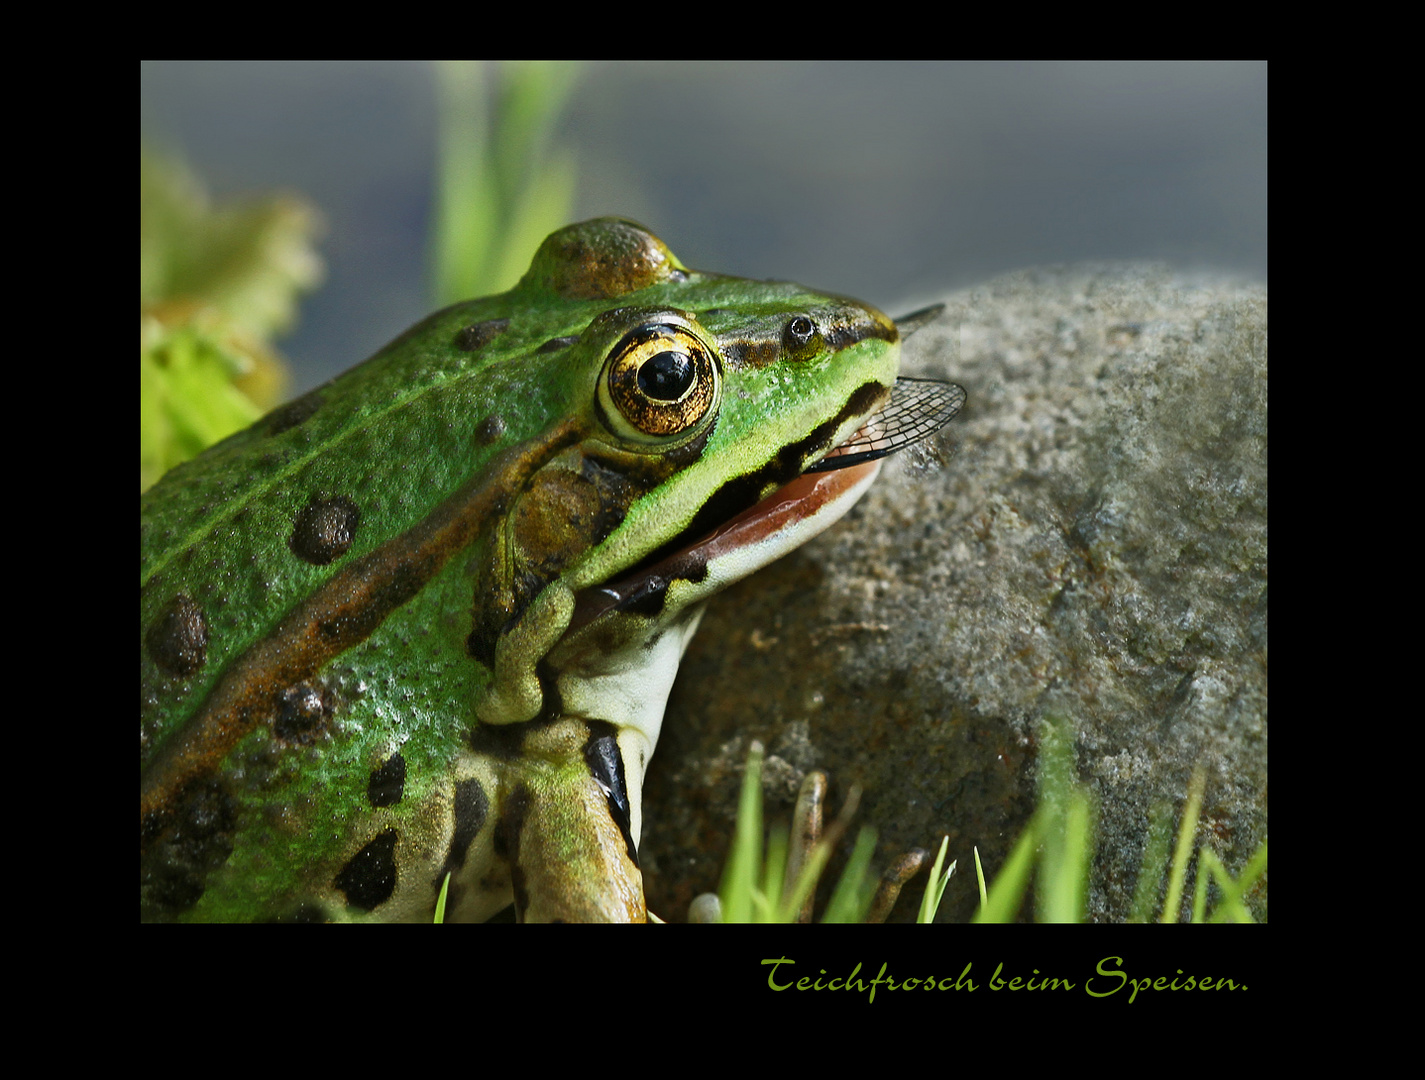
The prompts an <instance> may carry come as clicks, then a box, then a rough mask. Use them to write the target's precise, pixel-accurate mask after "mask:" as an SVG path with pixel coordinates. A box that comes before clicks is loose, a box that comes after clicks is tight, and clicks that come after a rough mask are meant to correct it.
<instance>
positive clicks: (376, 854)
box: [332, 829, 397, 911]
mask: <svg viewBox="0 0 1425 1080" xmlns="http://www.w3.org/2000/svg"><path fill="white" fill-rule="evenodd" d="M396 839H397V834H396V830H395V829H387V830H386V831H385V832H382V833H380V834H378V835H377V836H376V838H375V839H373V840H372V841H371V842H370V843H369V844H367V845H366V846H365V847H364V848H362V849H361V850H360V851H358V852H357V853H356V854H355V855H353V856H352V857H351V861H350V862H348V863H347V864H346V865H345V866H343V867H342V868H341V870H340V871H338V872H337V875H336V877H335V878H333V879H332V884H333V885H334V886H336V888H337V889H339V890H340V891H341V892H343V893H345V894H346V906H347V907H351V908H356V909H357V910H358V911H374V910H375V909H376V908H378V907H380V906H381V905H382V904H384V903H385V902H386V901H387V900H389V899H391V894H392V893H393V892H395V891H396Z"/></svg>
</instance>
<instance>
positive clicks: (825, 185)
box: [140, 61, 1267, 393]
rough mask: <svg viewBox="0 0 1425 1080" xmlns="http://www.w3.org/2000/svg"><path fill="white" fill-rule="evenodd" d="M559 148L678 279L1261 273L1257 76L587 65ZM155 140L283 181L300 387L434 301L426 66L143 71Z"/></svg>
mask: <svg viewBox="0 0 1425 1080" xmlns="http://www.w3.org/2000/svg"><path fill="white" fill-rule="evenodd" d="M564 74H565V75H567V82H568V91H567V93H568V96H567V100H566V102H565V105H564V107H563V109H562V111H560V113H559V114H558V117H557V120H556V121H555V122H554V126H553V129H552V131H551V133H550V148H551V153H552V154H554V155H555V156H556V157H557V160H558V162H559V163H560V166H561V168H564V169H566V171H567V175H568V177H569V178H570V179H571V182H572V185H573V206H574V210H573V213H572V215H571V220H580V219H583V218H588V217H594V216H598V215H602V214H617V215H620V216H624V217H631V218H633V219H635V220H638V221H641V222H643V223H644V224H645V225H647V226H649V227H650V228H651V229H652V230H653V231H654V232H655V233H657V234H658V235H659V236H661V237H662V238H663V240H664V241H665V242H666V243H667V244H668V245H669V247H670V248H672V250H673V251H674V252H675V253H676V254H677V255H678V257H679V258H680V259H682V261H683V262H684V263H686V264H687V265H689V266H692V267H695V268H699V269H707V270H715V271H719V272H723V273H730V274H738V275H742V276H746V277H757V278H769V277H770V278H784V279H790V280H794V281H801V282H803V283H805V284H807V285H811V286H814V287H816V288H819V289H824V290H827V291H832V292H840V293H845V294H848V295H852V296H856V297H859V298H862V299H865V300H869V301H871V302H873V303H875V304H877V305H879V306H881V307H883V308H886V309H887V310H889V311H890V312H891V313H892V314H896V313H898V312H900V311H901V310H902V309H903V308H904V307H905V306H906V305H908V304H910V303H914V302H918V301H922V300H929V299H933V298H934V297H936V296H937V295H938V294H940V293H943V292H945V291H948V290H950V289H953V288H956V287H961V286H966V285H972V284H975V283H978V282H981V281H984V280H986V279H988V278H990V277H993V276H995V275H997V274H1001V273H1004V272H1006V271H1009V270H1013V269H1016V268H1019V267H1025V266H1033V265H1040V264H1046V263H1065V262H1077V261H1082V260H1101V259H1153V260H1162V261H1167V262H1169V263H1172V264H1173V265H1175V266H1177V267H1178V268H1180V269H1183V270H1186V271H1189V272H1206V273H1214V274H1223V273H1225V274H1227V275H1231V276H1235V277H1239V278H1242V279H1244V280H1263V281H1264V280H1265V278H1266V272H1267V216H1266V215H1267V206H1266V194H1267V131H1266V124H1267V103H1266V93H1267V76H1266V64H1265V63H1264V62H1204V63H1168V62H1156V61H1155V62H1134V63H941V62H935V63H931V62H916V63H905V62H875V63H871V62H849V63H848V62H840V61H838V62H808V63H711V62H709V63H670V62H660V63H654V62H647V63H643V62H639V63H627V62H625V63H618V62H605V63H585V64H579V65H577V66H573V65H571V66H570V69H569V70H568V71H567V72H566V73H564ZM140 87H141V92H140V103H141V104H140V115H141V125H142V136H143V139H144V141H145V143H146V144H147V145H150V146H154V147H157V148H159V149H161V150H166V151H170V152H175V153H177V154H180V155H182V156H183V157H184V158H186V160H187V161H188V163H189V164H190V165H191V166H192V167H193V168H194V170H195V171H196V172H197V174H198V175H199V177H200V178H201V179H202V181H203V182H204V183H205V184H206V185H207V187H208V188H209V190H210V191H211V193H212V194H213V195H214V196H215V197H217V198H223V197H226V196H230V195H236V194H240V193H245V192H254V191H264V190H267V191H270V190H271V189H290V190H295V191H297V192H300V193H301V194H302V195H304V196H305V197H306V198H307V199H309V200H310V201H311V202H313V203H314V204H315V205H316V206H317V207H318V208H319V209H320V210H321V213H322V215H323V217H324V218H325V231H324V235H323V239H322V240H321V243H320V245H319V247H320V251H321V254H322V256H323V258H324V260H325V263H326V278H325V281H324V283H323V285H322V286H321V287H320V288H319V289H318V290H317V291H316V292H314V293H312V294H311V295H309V296H307V297H305V298H304V299H303V300H302V302H301V308H300V312H301V315H300V320H299V322H298V324H297V326H296V329H295V331H294V332H293V333H291V334H290V335H289V336H287V337H285V338H284V339H283V341H282V342H281V348H282V352H283V353H284V354H285V356H286V357H287V358H288V360H289V361H290V362H291V364H292V367H293V369H294V379H293V386H292V392H293V393H301V392H302V391H304V390H307V389H310V388H311V387H313V386H315V385H317V384H319V383H321V382H323V381H325V380H326V379H328V378H330V377H331V376H332V375H335V374H337V373H338V372H340V371H342V370H344V369H345V368H347V367H350V366H351V365H352V364H354V363H356V362H358V361H360V360H362V359H364V358H365V357H367V356H368V355H370V354H371V353H373V352H374V351H375V350H376V349H377V348H379V347H380V346H381V345H383V344H384V343H385V342H386V341H388V340H389V339H391V338H392V337H394V336H395V335H396V334H398V333H400V332H401V331H402V330H404V329H405V328H406V327H407V326H409V325H410V324H411V323H413V322H415V321H416V320H417V319H419V318H421V317H422V316H423V315H425V314H427V313H428V312H429V311H430V310H432V309H433V308H434V307H435V306H437V305H436V302H435V299H434V297H433V293H432V290H431V286H430V284H429V281H430V275H429V269H428V268H429V263H430V242H429V232H430V224H431V217H432V214H433V208H434V206H435V190H436V180H435V176H436V163H437V156H438V155H437V130H438V120H437V113H438V108H437V103H438V100H439V90H438V80H437V78H436V71H435V67H434V65H431V64H428V63H422V62H406V61H402V62H371V61H347V62H266V61H264V62H213V61H204V62H186V61H184V62H177V61H149V62H144V63H142V64H141V66H140Z"/></svg>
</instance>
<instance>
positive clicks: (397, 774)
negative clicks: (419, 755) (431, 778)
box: [366, 753, 406, 806]
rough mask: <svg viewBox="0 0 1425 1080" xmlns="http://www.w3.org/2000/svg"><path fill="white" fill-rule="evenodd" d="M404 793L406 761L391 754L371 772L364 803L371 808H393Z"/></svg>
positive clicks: (399, 756) (397, 755) (398, 755)
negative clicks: (368, 804) (367, 803)
mask: <svg viewBox="0 0 1425 1080" xmlns="http://www.w3.org/2000/svg"><path fill="white" fill-rule="evenodd" d="M405 793H406V759H405V758H403V757H402V756H401V755H400V754H399V753H397V754H392V755H391V756H390V757H388V758H387V759H386V760H385V761H383V762H381V764H380V765H378V766H376V768H374V769H372V770H371V777H370V779H368V780H367V782H366V801H367V802H369V803H370V804H371V805H372V806H395V805H396V804H397V803H398V802H400V801H401V799H402V797H403V796H404V795H405Z"/></svg>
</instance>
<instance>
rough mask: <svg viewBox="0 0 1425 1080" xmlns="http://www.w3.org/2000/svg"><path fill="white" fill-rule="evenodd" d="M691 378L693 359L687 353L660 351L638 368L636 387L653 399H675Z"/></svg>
mask: <svg viewBox="0 0 1425 1080" xmlns="http://www.w3.org/2000/svg"><path fill="white" fill-rule="evenodd" d="M693 379H694V372H693V359H692V357H690V356H689V355H688V354H687V353H681V352H671V351H670V352H661V353H659V354H658V355H657V356H651V357H649V358H648V360H647V361H645V362H644V364H643V366H642V367H641V368H639V369H638V388H639V389H640V390H642V391H643V392H644V393H645V394H646V395H648V396H649V397H650V398H652V399H653V400H654V401H677V400H678V399H679V398H681V397H682V396H683V395H684V394H686V393H687V392H688V387H690V386H692V385H693Z"/></svg>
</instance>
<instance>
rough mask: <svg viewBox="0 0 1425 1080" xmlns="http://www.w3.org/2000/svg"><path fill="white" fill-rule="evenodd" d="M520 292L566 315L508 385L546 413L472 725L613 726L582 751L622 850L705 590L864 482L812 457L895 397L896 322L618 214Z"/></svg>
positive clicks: (483, 568) (572, 243)
mask: <svg viewBox="0 0 1425 1080" xmlns="http://www.w3.org/2000/svg"><path fill="white" fill-rule="evenodd" d="M509 300H510V306H509V312H510V315H509V317H510V321H511V325H517V324H518V323H519V321H520V320H521V317H522V311H524V310H527V311H528V312H530V313H531V318H533V317H535V316H536V315H537V316H538V317H539V318H540V319H541V320H542V321H543V322H544V323H545V324H548V322H549V315H548V313H549V312H551V311H558V312H561V313H562V315H561V318H562V321H561V322H560V325H559V326H557V327H555V328H554V335H553V337H552V340H550V341H549V342H548V343H547V344H545V345H543V346H541V347H540V349H541V352H540V355H541V356H542V357H543V358H544V359H543V362H542V363H540V364H539V365H538V367H530V368H529V369H528V370H529V374H530V377H531V379H532V382H531V383H530V384H529V385H526V386H524V387H523V388H522V389H520V390H519V391H518V393H519V395H520V397H521V398H523V399H525V400H533V399H536V398H542V399H543V400H544V402H545V404H544V408H543V415H544V416H545V417H546V418H547V419H546V421H545V426H544V427H543V429H542V430H540V431H539V432H537V433H532V434H531V437H530V438H529V439H528V441H527V442H526V443H525V444H523V445H524V449H523V450H522V451H521V452H520V455H519V460H520V461H522V462H525V463H526V464H525V465H523V466H522V467H521V469H517V470H515V472H514V473H507V475H515V474H516V473H518V475H519V477H520V480H519V484H518V487H517V489H514V488H512V490H511V492H510V496H509V498H508V499H507V500H505V502H504V506H503V510H502V512H501V514H500V516H499V519H498V523H497V524H496V525H495V526H494V527H493V528H490V529H487V530H485V537H484V539H483V540H482V544H483V547H482V548H481V551H480V554H479V556H478V558H477V564H478V566H479V567H480V569H479V572H478V574H477V580H478V584H477V590H476V592H477V604H476V613H475V620H474V627H473V632H472V633H471V636H470V642H469V648H470V652H471V655H472V656H475V657H476V658H477V659H479V660H481V661H482V662H483V663H484V664H485V665H486V666H487V667H488V668H489V670H490V671H491V673H492V675H493V678H492V679H491V681H490V683H489V686H488V689H487V691H486V693H485V695H484V697H483V699H482V700H481V701H479V702H478V703H477V706H476V716H477V718H478V720H479V721H480V726H479V728H477V743H478V741H479V734H478V732H479V731H480V730H484V731H485V732H487V733H488V734H489V736H490V738H491V739H492V741H499V740H501V739H504V738H505V736H504V735H503V734H500V733H498V732H497V731H496V730H495V729H497V728H501V727H505V726H508V725H520V726H521V727H524V726H525V725H526V724H527V723H528V722H531V721H536V723H535V724H533V725H531V726H530V728H529V729H528V730H527V731H526V733H525V735H524V743H523V746H522V752H523V753H525V754H526V755H528V754H529V753H530V746H531V741H530V740H531V739H538V740H540V741H542V742H548V743H549V744H550V752H549V755H548V756H549V757H551V758H555V757H558V756H559V753H560V752H559V751H557V750H555V749H554V748H555V746H556V745H560V746H565V745H573V744H571V742H570V738H569V736H568V734H567V733H565V734H558V731H559V724H561V723H574V724H577V725H581V727H580V730H581V731H591V732H594V733H595V735H596V736H597V737H598V738H601V739H602V740H603V742H604V744H605V745H604V746H603V747H602V749H599V750H597V751H594V750H590V749H589V748H588V747H587V746H586V747H584V748H583V750H582V754H583V756H584V758H585V759H587V760H589V762H590V767H591V769H593V771H594V773H595V776H596V778H598V782H599V784H600V785H601V786H602V787H604V788H606V789H608V791H609V792H610V793H611V794H610V802H611V804H612V803H614V802H617V801H620V800H621V801H622V802H623V805H624V808H625V809H624V810H623V817H622V818H620V815H619V814H617V813H616V814H615V815H614V816H615V818H616V819H619V820H618V823H619V825H620V827H621V828H622V829H623V830H624V833H625V836H626V837H627V838H628V841H629V843H628V848H629V852H630V856H632V853H633V849H634V845H635V844H636V842H637V837H638V836H639V833H640V828H641V822H640V810H639V797H638V793H639V791H640V790H641V787H642V776H643V769H644V766H645V764H646V762H647V760H648V758H649V757H650V756H651V754H652V752H653V748H654V746H655V744H656V742H657V738H658V730H659V726H660V724H661V722H662V716H663V708H664V703H665V700H666V698H667V695H668V692H669V690H670V689H671V686H672V682H673V677H674V675H675V674H676V671H677V666H678V661H679V659H680V658H681V656H682V653H683V649H684V647H685V645H686V643H687V641H688V639H689V638H690V637H691V636H692V633H693V631H694V630H695V629H696V627H697V623H698V619H699V618H700V617H701V613H702V608H703V602H704V601H705V600H706V599H707V598H708V597H709V596H710V595H711V594H713V593H715V592H717V591H718V590H719V589H722V588H724V587H726V586H727V585H729V584H731V583H732V582H734V581H737V580H738V579H740V578H742V577H745V576H747V575H748V574H750V573H752V572H753V571H755V570H756V569H758V568H759V567H761V566H764V565H766V564H767V563H769V562H771V561H772V560H774V559H776V558H778V557H779V556H780V555H782V554H783V553H785V552H786V551H788V550H790V549H791V548H793V547H795V546H797V545H798V544H801V543H803V542H805V541H806V540H807V539H809V538H810V537H812V536H814V535H816V533H818V532H820V531H821V530H822V529H824V528H826V527H827V526H828V525H830V524H831V523H832V522H834V521H835V520H836V519H837V518H838V517H840V516H841V514H843V513H844V512H845V511H846V510H847V509H848V508H849V507H850V506H851V504H852V503H853V502H854V501H855V500H856V498H857V497H858V496H859V495H860V494H861V493H862V492H863V491H864V490H865V489H866V487H868V486H869V484H870V483H871V481H872V479H874V477H875V473H876V470H877V469H878V468H879V464H880V463H879V461H871V462H866V463H863V464H859V465H854V466H852V467H848V468H845V469H837V470H834V471H826V472H819V473H814V474H808V475H804V474H807V470H808V469H809V468H811V467H812V466H815V465H816V464H817V463H818V462H821V461H823V459H825V458H826V456H827V455H828V453H830V452H831V451H833V450H834V449H835V448H837V447H838V446H840V445H841V444H842V443H844V442H845V441H846V440H847V439H848V438H850V437H851V436H852V435H853V433H855V432H857V431H858V429H860V428H862V426H863V425H864V424H865V423H866V422H867V420H868V419H869V418H870V417H872V416H873V414H875V413H876V412H877V410H878V409H880V408H881V407H882V406H883V405H884V404H885V403H886V402H887V400H888V399H889V398H890V395H891V392H892V388H893V386H894V385H895V382H896V371H897V367H898V364H899V346H900V334H899V332H898V330H897V327H896V324H895V323H894V322H893V321H892V320H890V319H889V318H887V317H886V316H885V315H883V314H882V313H881V312H879V311H877V310H876V309H875V308H873V307H870V306H869V305H866V304H863V303H860V302H858V301H854V300H848V299H843V298H840V297H836V296H830V295H825V294H819V293H813V292H810V291H808V290H806V289H804V288H802V287H801V286H798V285H794V284H790V283H784V282H758V281H747V280H744V279H740V278H732V277H726V276H722V275H713V274H705V273H699V272H697V271H692V270H688V269H686V268H685V267H683V266H682V264H681V263H679V262H678V260H677V259H676V258H675V257H674V256H673V255H672V253H671V252H669V251H668V249H667V248H666V247H664V245H663V244H662V243H661V241H659V240H658V239H657V238H656V237H654V236H653V235H652V234H650V233H649V232H647V230H645V229H643V228H641V227H640V226H637V225H634V224H632V223H630V222H625V221H620V220H616V219H601V220H598V221H592V222H585V223H583V224H581V225H575V226H571V227H570V228H567V229H563V230H561V231H560V232H557V233H555V234H554V235H552V236H551V237H549V238H548V239H547V240H546V241H545V242H544V245H543V246H542V247H541V248H540V251H539V253H538V255H537V256H536V257H535V260H534V263H533V265H532V267H531V269H530V271H529V273H528V274H527V275H526V276H525V277H524V279H523V280H522V281H521V283H520V285H519V286H518V287H517V288H516V289H515V290H514V291H513V292H512V293H511V294H509ZM536 382H537V383H538V385H534V383H536ZM535 730H537V731H539V732H540V734H538V735H534V734H531V732H532V731H535ZM575 741H576V742H577V740H575ZM591 741H592V740H591ZM595 759H597V760H600V761H604V762H605V763H606V764H605V767H604V775H600V774H599V769H598V767H596V762H595ZM610 763H611V764H610ZM576 774H577V770H576ZM585 776H586V777H587V774H585ZM576 779H577V775H576ZM583 797H584V796H577V797H576V796H570V797H569V799H566V800H565V801H570V800H573V799H576V798H583ZM555 801H556V802H557V801H558V800H555ZM536 809H537V805H536ZM530 812H531V813H534V812H536V810H535V809H532V810H531V811H530ZM586 818H587V815H584V814H582V813H580V814H575V813H570V814H568V819H569V821H570V822H571V823H572V822H574V821H576V820H585V819H586ZM564 827H565V826H564V825H563V824H555V823H548V822H546V823H541V827H540V828H539V829H537V830H531V833H538V834H540V835H550V834H553V833H558V832H559V830H560V829H561V828H564ZM594 846H597V845H594ZM589 873H590V876H596V875H601V876H603V877H605V878H608V877H614V878H616V877H618V874H617V873H616V872H610V871H608V870H607V869H600V870H597V871H593V870H591V871H590V872H589ZM535 891H545V890H535Z"/></svg>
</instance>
